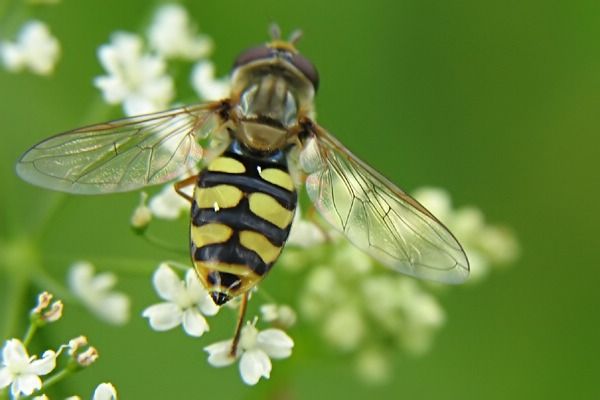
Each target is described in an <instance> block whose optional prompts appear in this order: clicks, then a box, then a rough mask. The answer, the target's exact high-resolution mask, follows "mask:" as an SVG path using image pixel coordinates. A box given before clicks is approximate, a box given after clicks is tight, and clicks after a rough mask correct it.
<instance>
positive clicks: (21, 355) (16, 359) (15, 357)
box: [0, 339, 57, 398]
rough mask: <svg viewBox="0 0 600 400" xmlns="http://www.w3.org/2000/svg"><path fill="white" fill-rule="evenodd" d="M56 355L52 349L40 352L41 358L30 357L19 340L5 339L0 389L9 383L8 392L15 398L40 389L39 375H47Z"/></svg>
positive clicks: (51, 368)
mask: <svg viewBox="0 0 600 400" xmlns="http://www.w3.org/2000/svg"><path fill="white" fill-rule="evenodd" d="M56 356H57V354H56V353H55V352H54V351H52V350H48V351H46V352H44V354H42V358H41V359H37V357H36V356H31V357H30V356H29V354H27V349H25V346H24V345H23V343H21V341H20V340H18V339H10V340H7V341H6V343H5V345H4V348H3V349H2V368H0V389H3V388H5V387H7V386H8V385H11V387H10V392H11V394H12V396H13V397H15V398H17V397H19V396H20V395H21V394H24V395H26V396H29V395H30V394H32V393H33V392H34V391H36V390H39V389H41V387H42V380H41V379H40V376H42V375H47V374H49V373H50V372H51V371H52V370H53V369H54V367H55V366H56Z"/></svg>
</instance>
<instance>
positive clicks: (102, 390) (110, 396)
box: [92, 383, 117, 400]
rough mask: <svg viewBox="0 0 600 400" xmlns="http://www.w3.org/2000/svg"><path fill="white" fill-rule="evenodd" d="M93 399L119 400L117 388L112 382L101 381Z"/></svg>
mask: <svg viewBox="0 0 600 400" xmlns="http://www.w3.org/2000/svg"><path fill="white" fill-rule="evenodd" d="M92 400H117V390H116V389H115V387H114V386H113V385H112V384H111V383H101V384H99V385H98V387H97V388H96V390H94V397H93V398H92Z"/></svg>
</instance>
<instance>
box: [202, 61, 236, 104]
mask: <svg viewBox="0 0 600 400" xmlns="http://www.w3.org/2000/svg"><path fill="white" fill-rule="evenodd" d="M192 87H193V88H194V90H195V91H196V93H197V94H198V96H200V98H201V99H202V100H220V99H223V98H225V97H227V96H229V91H230V88H231V85H230V82H229V78H227V77H226V78H220V79H216V78H215V66H214V64H213V63H212V62H210V61H200V62H199V63H197V64H196V65H195V66H194V69H193V70H192Z"/></svg>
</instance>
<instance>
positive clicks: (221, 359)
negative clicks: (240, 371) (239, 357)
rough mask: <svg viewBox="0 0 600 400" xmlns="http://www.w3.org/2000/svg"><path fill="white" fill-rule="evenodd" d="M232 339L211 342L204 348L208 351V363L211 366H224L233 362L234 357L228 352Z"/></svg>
mask: <svg viewBox="0 0 600 400" xmlns="http://www.w3.org/2000/svg"><path fill="white" fill-rule="evenodd" d="M232 343H233V340H231V339H229V340H224V341H222V342H217V343H213V344H211V345H209V346H206V347H205V348H204V351H206V352H207V353H208V363H209V364H210V365H212V366H213V367H225V366H227V365H231V364H233V363H234V362H235V359H236V357H232V356H231V354H230V351H231V345H232Z"/></svg>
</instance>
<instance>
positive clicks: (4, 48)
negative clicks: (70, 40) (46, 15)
mask: <svg viewBox="0 0 600 400" xmlns="http://www.w3.org/2000/svg"><path fill="white" fill-rule="evenodd" d="M0 56H1V58H2V61H3V62H4V65H5V66H6V69H8V70H9V71H11V72H19V71H22V70H25V69H27V70H30V71H31V72H33V73H35V74H38V75H50V74H52V72H54V67H55V66H56V63H57V62H58V59H59V58H60V43H59V42H58V40H57V39H56V38H55V37H54V36H52V34H51V33H50V30H49V29H48V26H47V25H46V24H44V23H43V22H40V21H35V20H32V21H29V22H26V23H25V24H24V25H23V27H22V28H21V30H20V31H19V34H18V36H17V40H16V41H15V42H2V43H1V44H0Z"/></svg>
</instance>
